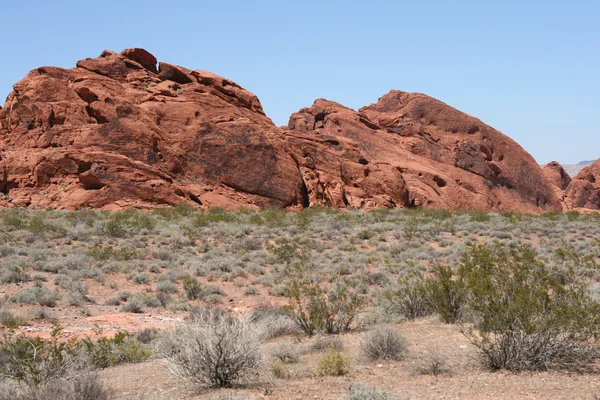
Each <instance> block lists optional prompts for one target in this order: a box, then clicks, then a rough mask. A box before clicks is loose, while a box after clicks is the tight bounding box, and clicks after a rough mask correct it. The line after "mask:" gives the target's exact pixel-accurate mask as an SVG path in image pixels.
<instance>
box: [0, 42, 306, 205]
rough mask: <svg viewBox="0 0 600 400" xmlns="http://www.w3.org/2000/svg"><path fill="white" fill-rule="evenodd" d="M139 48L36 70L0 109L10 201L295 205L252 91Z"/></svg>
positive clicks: (0, 172) (291, 174)
mask: <svg viewBox="0 0 600 400" xmlns="http://www.w3.org/2000/svg"><path fill="white" fill-rule="evenodd" d="M156 64H157V60H156V58H154V56H152V55H151V54H150V53H148V52H147V51H145V50H142V49H128V50H125V51H123V52H122V53H121V54H116V53H113V52H110V51H105V52H103V53H102V55H101V56H100V57H99V58H93V59H86V60H81V61H79V62H78V63H77V67H76V68H73V69H62V68H55V67H41V68H37V69H35V70H33V71H31V72H30V73H29V74H28V75H27V76H26V77H25V78H24V79H23V80H22V81H20V82H19V83H17V84H15V85H14V91H13V92H12V93H11V94H10V95H9V96H8V99H7V102H6V104H5V106H4V108H3V109H0V158H1V159H0V178H1V179H0V192H2V193H4V194H6V195H8V196H9V198H12V203H13V204H15V205H19V206H32V207H55V208H79V207H94V208H121V207H127V206H135V207H144V208H146V207H153V206H155V205H161V204H170V205H174V204H178V203H182V202H188V203H190V204H197V205H203V206H211V205H217V206H223V207H227V208H236V207H240V206H247V205H256V206H260V207H266V206H270V207H288V206H293V205H296V204H298V203H301V202H302V190H303V184H302V180H301V178H300V175H299V173H298V168H297V166H296V164H295V162H294V160H293V159H292V157H291V156H290V154H289V153H288V151H287V144H286V142H285V138H284V137H283V135H282V132H281V131H280V130H279V129H278V128H276V127H275V126H274V125H273V123H272V121H271V120H270V119H269V118H267V117H266V116H265V115H264V112H263V110H262V106H261V104H260V102H259V101H258V98H257V97H256V96H255V95H253V94H252V93H250V92H248V91H246V90H244V89H243V88H241V87H240V86H239V85H237V84H235V83H233V82H231V81H229V80H227V79H224V78H221V77H219V76H217V75H214V74H212V73H209V72H205V71H190V70H187V69H185V68H182V67H178V66H174V65H171V64H167V63H160V65H159V68H158V69H157V68H156Z"/></svg>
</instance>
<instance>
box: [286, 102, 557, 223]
mask: <svg viewBox="0 0 600 400" xmlns="http://www.w3.org/2000/svg"><path fill="white" fill-rule="evenodd" d="M288 128H289V131H288V132H287V135H288V137H289V140H290V141H291V142H292V143H293V146H292V148H294V149H295V150H296V153H295V156H296V160H297V161H298V163H299V165H300V167H301V170H302V172H303V179H304V181H305V185H306V187H307V193H308V197H309V201H310V203H311V204H315V203H321V204H331V205H332V206H334V207H343V206H344V205H347V206H352V207H361V208H371V207H381V206H386V207H390V206H399V207H405V206H424V207H428V208H447V209H451V210H459V209H482V210H519V211H525V212H540V211H548V210H558V209H560V208H561V205H560V201H559V199H558V198H557V196H556V194H555V192H554V190H553V188H552V186H551V185H550V184H549V183H548V182H547V181H546V179H545V177H544V176H543V174H542V171H541V169H540V168H539V166H538V165H537V164H536V163H535V161H534V160H533V158H532V157H531V156H530V155H529V154H528V153H527V152H526V151H525V150H523V149H522V148H521V147H520V146H519V145H518V144H517V143H516V142H514V141H513V140H511V139H510V138H508V137H506V136H505V135H503V134H502V133H500V132H498V131H496V130H494V129H492V128H490V127H489V126H487V125H485V124H484V123H482V122H481V121H479V120H478V119H476V118H473V117H471V116H468V115H466V114H464V113H462V112H460V111H458V110H455V109H453V108H452V107H449V106H448V105H446V104H444V103H442V102H440V101H438V100H435V99H433V98H430V97H428V96H425V95H422V94H415V93H404V92H400V91H392V92H390V93H389V94H387V95H385V96H384V97H382V98H381V99H380V100H379V101H378V102H377V103H376V104H372V105H370V106H368V107H363V108H361V109H360V110H359V111H358V112H356V111H354V110H351V109H349V108H346V107H344V106H342V105H340V104H337V103H334V102H330V101H327V100H317V101H316V102H315V103H314V104H313V106H312V107H310V108H305V109H302V110H300V111H299V112H298V113H296V114H293V115H292V117H291V118H290V122H289V126H288Z"/></svg>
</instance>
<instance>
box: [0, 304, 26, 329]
mask: <svg viewBox="0 0 600 400" xmlns="http://www.w3.org/2000/svg"><path fill="white" fill-rule="evenodd" d="M26 323H27V320H26V319H25V318H24V317H22V316H21V315H18V314H15V313H13V312H12V311H10V310H8V309H4V308H0V325H2V326H4V327H6V328H18V327H19V326H21V325H25V324H26Z"/></svg>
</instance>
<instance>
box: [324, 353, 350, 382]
mask: <svg viewBox="0 0 600 400" xmlns="http://www.w3.org/2000/svg"><path fill="white" fill-rule="evenodd" d="M317 373H318V374H319V375H330V376H343V375H348V374H349V373H350V362H349V361H348V359H347V358H346V356H344V354H343V353H342V352H341V351H338V350H333V349H329V350H327V351H326V352H325V354H323V357H321V359H320V360H319V364H318V365H317Z"/></svg>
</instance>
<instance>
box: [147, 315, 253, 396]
mask: <svg viewBox="0 0 600 400" xmlns="http://www.w3.org/2000/svg"><path fill="white" fill-rule="evenodd" d="M260 345H261V343H260V340H259V335H258V333H257V331H256V329H255V328H254V327H253V326H252V325H251V324H249V323H247V322H246V321H243V320H239V319H237V318H234V317H231V316H229V315H227V314H224V313H219V312H215V311H205V312H203V313H200V314H198V315H196V317H195V318H194V320H193V321H192V322H190V323H187V324H184V325H180V326H178V327H176V328H175V329H173V330H172V331H169V332H166V333H165V334H164V336H163V337H162V338H161V339H160V340H159V341H158V345H157V352H158V354H160V355H161V356H162V357H164V358H166V359H167V360H168V362H169V364H170V366H171V371H172V372H173V373H174V374H175V375H176V376H178V377H180V378H183V379H187V380H190V381H191V382H193V383H195V384H197V385H200V386H216V387H229V386H231V385H233V384H234V383H237V382H239V381H240V380H241V379H243V378H248V377H249V376H250V374H251V372H253V371H254V370H256V369H257V368H259V367H260V366H261V364H262V356H261V353H260Z"/></svg>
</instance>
